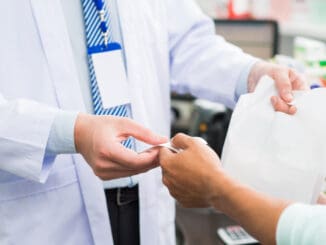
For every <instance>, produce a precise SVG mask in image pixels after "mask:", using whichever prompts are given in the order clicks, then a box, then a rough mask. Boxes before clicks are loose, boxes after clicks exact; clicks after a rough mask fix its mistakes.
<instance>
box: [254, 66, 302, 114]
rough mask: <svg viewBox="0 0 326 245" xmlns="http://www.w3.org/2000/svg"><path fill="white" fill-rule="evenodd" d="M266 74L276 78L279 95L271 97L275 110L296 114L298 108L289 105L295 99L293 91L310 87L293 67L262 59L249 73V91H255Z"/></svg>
mask: <svg viewBox="0 0 326 245" xmlns="http://www.w3.org/2000/svg"><path fill="white" fill-rule="evenodd" d="M264 75H269V76H270V77H271V78H273V79H274V80H275V85H276V89H277V90H278V92H279V96H273V97H272V98H271V103H272V104H273V106H274V108H275V110H276V111H281V112H284V113H288V114H291V115H292V114H295V113H296V111H297V108H296V107H295V106H293V105H289V103H291V102H292V101H293V94H292V92H293V91H294V90H307V89H308V86H307V84H306V83H305V82H304V79H303V78H302V77H301V75H300V74H298V73H297V72H295V71H294V70H293V69H289V68H287V67H283V66H280V65H275V64H272V63H268V62H264V61H260V62H257V63H256V64H255V65H254V66H253V68H252V70H251V72H250V74H249V78H248V90H249V91H248V92H253V91H254V90H255V88H256V86H257V84H258V82H259V80H260V78H261V77H262V76H264Z"/></svg>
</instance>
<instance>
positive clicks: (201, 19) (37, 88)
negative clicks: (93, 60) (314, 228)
mask: <svg viewBox="0 0 326 245" xmlns="http://www.w3.org/2000/svg"><path fill="white" fill-rule="evenodd" d="M90 1H92V0H90ZM92 4H93V3H92ZM108 4H109V5H110V9H111V12H112V23H111V24H112V29H113V33H114V39H115V40H116V41H118V42H120V43H121V44H122V46H123V51H124V55H125V66H126V68H127V74H128V86H129V88H130V89H129V90H130V102H131V109H132V115H133V119H134V121H135V122H137V123H138V124H136V123H134V122H131V121H130V120H128V119H117V118H112V117H97V116H92V115H91V114H92V113H93V105H92V102H91V101H92V98H91V93H90V89H89V71H88V63H87V55H86V43H85V34H84V21H83V13H82V7H81V0H24V1H22V0H10V1H3V2H1V15H0V26H1V37H0V54H1V55H0V93H1V96H0V115H1V116H0V244H2V245H3V244H33V245H35V244H78V245H80V244H113V239H112V233H111V226H110V221H109V220H110V219H109V216H108V209H107V206H106V198H105V194H104V191H103V182H102V181H101V180H100V179H99V178H98V177H97V176H99V177H101V178H102V179H104V180H111V179H115V178H118V177H125V176H129V175H135V174H136V173H141V172H145V171H146V170H148V169H150V168H152V167H153V166H155V159H156V157H157V152H156V151H151V152H149V153H142V154H138V155H137V154H135V153H132V152H131V151H130V150H126V149H124V148H123V147H122V145H120V144H117V142H120V141H121V140H122V139H124V138H125V137H126V136H129V135H133V136H135V137H136V138H139V139H140V140H141V141H145V142H147V143H149V144H157V143H161V142H164V141H165V138H162V137H160V136H157V135H156V134H154V133H152V132H155V133H157V134H160V135H165V136H169V131H170V129H169V122H170V121H169V115H170V101H169V97H170V88H171V87H172V89H173V90H175V91H178V92H181V93H183V92H184V93H186V92H190V93H192V94H193V95H195V96H198V97H202V98H206V99H210V100H213V101H218V102H221V103H224V104H225V105H227V106H230V107H232V106H234V105H235V103H236V100H237V97H239V96H240V94H241V93H244V92H247V91H252V90H254V88H255V85H256V83H257V82H258V80H259V78H260V77H261V76H262V75H263V74H269V75H271V76H272V77H274V78H275V80H276V82H277V87H278V89H279V91H280V93H281V97H280V98H276V97H275V98H273V103H275V104H274V105H275V108H276V109H278V110H282V111H286V112H289V113H294V112H295V108H294V107H289V106H287V104H286V103H285V101H290V100H291V91H292V89H293V88H294V89H296V88H302V84H301V80H300V78H298V76H297V75H296V74H294V73H293V72H291V71H289V70H287V69H284V68H280V67H277V66H273V65H268V64H267V63H263V62H257V60H256V59H255V58H253V57H251V56H249V55H246V54H244V53H243V52H242V51H241V50H240V49H238V48H236V47H234V46H232V45H230V44H228V43H226V42H225V41H224V40H223V39H222V38H221V37H218V36H215V35H214V27H213V24H212V23H211V21H210V20H209V19H208V18H207V17H205V16H204V15H203V14H202V13H201V11H200V10H199V9H198V8H197V6H196V5H195V4H194V2H193V1H192V0H178V1H175V0H139V1H137V2H135V1H133V0H119V1H114V0H109V1H108ZM114 16H115V18H114ZM120 30H121V32H120ZM108 69H109V68H108ZM247 82H248V84H249V86H248V88H247ZM281 98H282V99H281ZM139 125H142V126H139ZM145 127H146V128H148V129H145ZM144 147H145V146H144V145H143V144H141V143H137V144H136V150H137V151H138V152H140V151H142V150H144ZM76 151H78V152H79V153H81V154H74V153H76ZM84 159H86V160H87V161H85V160H84ZM92 170H93V171H92ZM160 171H161V170H160V169H159V168H156V169H153V170H151V171H149V172H147V173H144V174H141V175H138V176H133V177H131V178H124V179H118V180H114V181H113V182H112V181H109V182H105V183H104V187H105V188H106V189H108V190H117V189H116V188H124V189H125V188H127V187H133V188H134V187H135V186H138V187H137V188H139V219H140V224H139V228H138V227H136V229H139V233H140V238H139V239H140V243H141V244H143V245H154V244H155V245H157V244H160V245H167V244H171V245H173V244H175V235H174V202H173V200H172V198H171V197H170V196H169V194H168V191H167V190H166V188H165V187H163V185H162V183H161V172H160ZM96 175H97V176H96ZM137 197H138V195H137ZM109 212H110V210H109ZM113 214H114V211H112V212H111V214H110V217H111V215H113ZM136 226H138V224H137V225H136ZM125 228H126V226H124V227H122V228H121V229H122V230H120V231H119V232H120V233H121V236H122V237H124V238H126V237H128V236H129V235H130V234H129V233H126V231H125V230H124V229H125ZM128 228H132V221H130V227H128ZM132 229H134V228H132ZM137 232H138V230H137ZM137 232H136V233H137ZM117 239H122V238H121V237H120V238H117ZM117 244H123V242H122V243H119V242H117ZM127 244H138V241H137V240H135V241H127Z"/></svg>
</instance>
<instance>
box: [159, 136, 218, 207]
mask: <svg viewBox="0 0 326 245" xmlns="http://www.w3.org/2000/svg"><path fill="white" fill-rule="evenodd" d="M172 144H173V146H174V147H176V148H177V149H182V151H181V152H179V153H173V152H171V151H170V150H169V149H167V148H165V147H162V148H161V150H160V158H159V159H160V165H161V167H162V172H163V183H164V184H165V185H166V186H167V187H168V189H169V191H170V194H171V195H172V196H173V197H174V198H176V199H177V200H178V201H179V202H180V203H181V204H182V205H183V206H184V207H197V208H198V207H209V206H211V205H212V197H213V194H215V193H216V191H217V190H220V189H223V186H222V185H215V180H216V179H221V176H222V171H221V167H220V159H219V157H218V156H217V155H216V153H215V152H214V151H213V150H212V149H211V148H209V147H208V146H207V145H205V144H203V143H202V142H201V141H199V140H198V139H196V138H193V137H190V136H187V135H184V134H178V135H176V136H175V137H174V138H173V139H172Z"/></svg>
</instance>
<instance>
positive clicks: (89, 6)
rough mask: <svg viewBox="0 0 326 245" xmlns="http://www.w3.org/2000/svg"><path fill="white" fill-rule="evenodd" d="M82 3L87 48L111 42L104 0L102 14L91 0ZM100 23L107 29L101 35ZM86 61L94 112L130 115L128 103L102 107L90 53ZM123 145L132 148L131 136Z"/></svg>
mask: <svg viewBox="0 0 326 245" xmlns="http://www.w3.org/2000/svg"><path fill="white" fill-rule="evenodd" d="M103 1H104V0H103ZM82 5H83V11H84V22H85V29H86V43H87V48H92V47H97V46H101V45H103V44H104V43H105V41H108V42H109V43H111V42H112V29H111V26H110V23H111V17H110V14H109V9H108V6H107V4H106V1H104V6H103V10H104V11H103V13H102V16H100V14H99V12H98V10H97V8H96V5H95V3H94V1H93V0H82ZM101 25H105V28H106V29H107V32H106V35H103V33H102V29H101ZM105 39H107V40H105ZM88 63H89V72H90V85H91V94H92V100H93V107H94V114H95V115H111V116H118V117H131V107H130V104H127V105H120V106H116V107H112V108H103V103H102V99H101V94H100V90H99V87H98V84H97V81H96V75H95V69H94V66H93V61H92V57H91V55H88ZM108 69H110V67H108ZM123 145H124V146H125V147H127V148H133V145H134V140H133V139H132V138H128V139H127V140H125V141H124V142H123Z"/></svg>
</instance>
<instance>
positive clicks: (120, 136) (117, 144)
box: [74, 114, 167, 180]
mask: <svg viewBox="0 0 326 245" xmlns="http://www.w3.org/2000/svg"><path fill="white" fill-rule="evenodd" d="M130 136H132V137H134V138H136V139H138V140H141V141H143V142H145V143H148V144H151V145H156V144H161V143H166V142H167V138H165V137H162V136H159V135H156V134H154V133H153V132H151V131H150V130H149V129H146V128H144V127H142V126H141V125H139V124H137V123H135V122H134V121H132V120H131V119H128V118H121V117H113V116H94V115H87V114H79V115H78V117H77V120H76V123H75V132H74V137H75V146H76V150H77V152H78V153H80V154H82V155H83V157H84V158H85V160H86V161H87V162H88V164H89V165H90V166H91V167H92V169H93V171H94V173H95V174H96V175H97V176H98V177H100V178H101V179H103V180H110V179H115V178H121V177H126V176H131V175H135V174H139V173H143V172H146V171H148V170H150V169H152V168H154V167H157V165H158V153H159V152H158V149H155V148H154V149H152V150H151V151H148V152H142V153H136V152H134V151H132V150H130V149H127V148H125V147H124V146H123V145H122V144H121V142H122V141H124V140H126V139H127V138H128V137H130Z"/></svg>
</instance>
